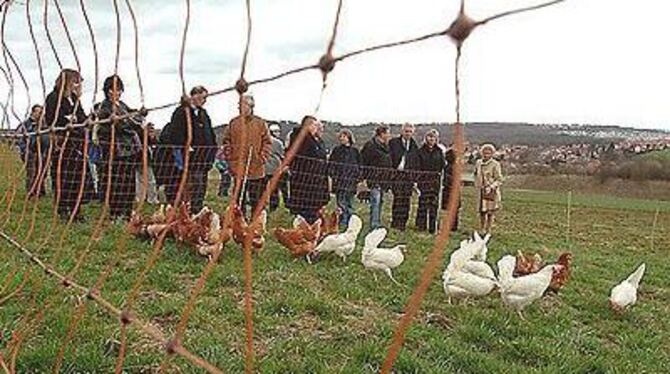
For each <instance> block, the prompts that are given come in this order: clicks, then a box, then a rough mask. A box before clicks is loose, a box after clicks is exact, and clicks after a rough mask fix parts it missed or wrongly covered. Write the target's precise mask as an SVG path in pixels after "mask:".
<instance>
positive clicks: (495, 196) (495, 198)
mask: <svg viewBox="0 0 670 374" xmlns="http://www.w3.org/2000/svg"><path fill="white" fill-rule="evenodd" d="M495 151H496V149H495V147H494V146H493V145H492V144H484V145H483V146H482V147H481V149H480V152H481V155H482V158H481V159H480V160H477V163H476V165H475V187H476V190H477V212H478V213H479V222H480V230H481V231H483V232H484V233H489V232H491V226H492V225H493V222H494V220H495V214H496V212H497V211H498V210H500V208H501V207H502V204H501V203H502V195H501V193H500V186H501V185H502V181H503V176H502V168H501V167H500V162H498V161H496V160H494V159H493V154H494V153H495Z"/></svg>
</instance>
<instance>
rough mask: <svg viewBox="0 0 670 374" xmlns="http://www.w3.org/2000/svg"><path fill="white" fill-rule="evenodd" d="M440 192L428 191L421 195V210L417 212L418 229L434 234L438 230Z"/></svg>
mask: <svg viewBox="0 0 670 374" xmlns="http://www.w3.org/2000/svg"><path fill="white" fill-rule="evenodd" d="M437 200H438V191H437V190H434V189H426V190H422V191H421V195H419V208H418V210H417V212H416V229H417V230H419V231H426V230H428V232H430V233H434V232H435V231H436V230H437V202H438V201H437Z"/></svg>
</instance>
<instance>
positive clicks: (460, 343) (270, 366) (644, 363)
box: [0, 169, 670, 373]
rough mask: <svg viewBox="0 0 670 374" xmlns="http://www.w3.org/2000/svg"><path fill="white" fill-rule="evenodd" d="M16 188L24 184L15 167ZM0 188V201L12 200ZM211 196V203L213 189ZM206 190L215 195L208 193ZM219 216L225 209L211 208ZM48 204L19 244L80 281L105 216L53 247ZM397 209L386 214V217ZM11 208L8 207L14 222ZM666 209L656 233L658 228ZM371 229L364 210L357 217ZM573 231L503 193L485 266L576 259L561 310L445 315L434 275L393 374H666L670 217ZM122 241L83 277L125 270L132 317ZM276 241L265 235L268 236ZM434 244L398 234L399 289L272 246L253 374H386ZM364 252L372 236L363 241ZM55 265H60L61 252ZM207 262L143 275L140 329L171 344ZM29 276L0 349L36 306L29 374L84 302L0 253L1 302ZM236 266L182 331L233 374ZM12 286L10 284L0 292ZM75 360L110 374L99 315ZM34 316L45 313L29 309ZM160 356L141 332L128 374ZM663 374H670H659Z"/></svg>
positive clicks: (536, 196)
mask: <svg viewBox="0 0 670 374" xmlns="http://www.w3.org/2000/svg"><path fill="white" fill-rule="evenodd" d="M5 170H7V171H8V172H10V173H13V175H18V173H17V172H16V171H15V170H11V169H5ZM6 176H7V174H5V175H4V176H3V180H1V181H0V186H1V187H2V190H0V197H1V196H4V195H5V191H6V190H7V188H8V178H7V177H6ZM211 190H213V189H211ZM211 190H210V191H211ZM472 192H473V191H472V190H471V189H466V191H465V194H464V200H463V202H464V205H463V208H462V215H461V217H462V222H461V231H459V232H458V233H457V234H456V236H455V237H454V238H452V240H451V243H450V246H449V248H450V250H451V249H453V248H454V247H455V245H456V243H457V240H460V239H462V238H463V237H464V236H465V235H466V234H465V233H466V232H468V231H470V230H471V229H472V228H474V227H475V226H474V225H475V217H474V214H473V207H472V204H471V202H472ZM20 197H21V194H19V196H18V197H17V199H18V200H17V202H16V204H15V205H14V206H13V208H12V210H11V212H10V213H11V216H10V217H11V218H10V219H9V220H8V221H6V222H3V221H0V225H3V224H4V225H3V226H2V231H4V232H5V233H8V234H10V235H11V236H12V237H14V238H17V239H19V240H21V239H22V238H24V237H25V234H26V230H27V225H26V223H25V222H24V223H23V224H21V225H19V224H18V222H17V221H18V217H19V216H20V212H21V206H22V199H21V198H20ZM209 199H210V201H209V205H210V206H214V207H217V208H222V207H223V206H224V204H225V202H223V201H220V200H217V201H215V200H214V199H213V198H212V197H210V198H209ZM49 203H50V201H48V200H44V201H42V202H41V207H40V210H39V212H38V216H37V226H36V227H37V232H36V235H34V237H33V238H32V239H31V240H30V241H29V242H27V243H25V245H26V246H27V247H28V248H30V249H31V250H34V251H35V252H36V253H38V254H39V256H41V257H42V258H44V259H46V260H47V261H50V260H51V261H53V259H54V258H56V257H60V258H61V260H60V261H58V263H57V264H55V266H56V268H57V269H59V270H60V271H63V272H67V271H68V270H69V269H71V268H72V266H73V264H74V262H75V258H76V256H77V255H78V254H79V253H81V252H82V251H83V250H84V248H85V246H86V244H87V242H88V240H89V238H90V235H91V231H92V227H93V225H94V222H95V217H96V215H97V214H98V211H99V210H98V208H96V207H87V208H86V209H87V216H88V217H89V220H88V221H87V222H86V223H84V224H79V225H76V226H74V227H73V228H72V229H71V231H70V232H69V233H68V235H67V236H66V237H65V245H64V246H63V247H62V248H57V244H58V238H59V237H60V234H61V231H62V229H63V227H62V226H60V225H56V226H52V225H51V224H50V214H51V213H50V211H49V205H50V204H49ZM387 205H388V204H387ZM5 208H6V204H5V203H3V204H2V205H0V212H5ZM657 208H658V209H659V215H658V220H657V224H656V229H655V232H654V234H653V242H654V245H653V248H652V227H653V222H654V215H655V212H656V209H657ZM359 211H360V213H361V214H362V215H363V217H364V220H365V221H367V208H366V207H364V206H360V207H359ZM570 219H571V227H570V230H569V232H568V227H567V217H566V194H564V193H556V192H537V191H526V190H506V191H505V192H504V213H503V214H501V216H500V220H499V221H498V223H497V226H496V227H495V229H494V236H493V239H492V241H491V243H490V246H489V262H490V263H494V262H495V261H497V259H498V258H499V257H500V256H501V255H503V254H506V253H515V252H516V251H517V250H524V251H541V250H543V248H545V247H546V248H547V249H548V250H549V252H550V253H551V256H555V255H556V254H557V253H558V252H560V251H564V250H571V251H572V252H573V253H574V254H575V263H574V269H573V278H572V280H571V282H570V284H569V285H568V286H567V288H566V289H565V290H564V291H563V292H562V293H561V294H560V295H558V296H553V297H547V298H545V299H543V300H542V301H541V302H538V303H536V304H534V305H532V306H530V307H529V308H528V309H527V310H526V313H525V314H526V318H527V321H522V320H520V319H519V318H518V317H517V316H516V314H515V313H513V312H511V311H510V310H508V309H506V308H505V307H504V306H503V305H502V303H501V301H500V298H499V296H498V295H497V294H492V295H490V296H489V297H486V298H483V299H479V300H474V301H471V302H467V303H461V304H458V305H449V304H447V302H446V297H445V296H444V292H443V290H442V285H441V280H440V276H441V274H440V275H436V277H435V280H434V282H433V285H432V287H431V289H430V290H429V292H428V295H427V297H426V299H425V301H424V303H423V308H422V310H421V312H420V314H419V316H418V319H417V320H416V321H415V323H414V325H413V326H412V328H411V329H410V331H409V333H408V335H407V340H406V343H405V346H404V348H403V350H402V352H401V354H400V356H399V359H398V361H397V363H396V371H397V372H398V373H446V372H458V373H487V372H489V373H492V372H500V373H522V372H523V373H528V372H533V373H535V372H536V373H609V372H614V373H629V372H639V373H643V372H646V373H659V372H667V366H666V364H667V362H670V345H669V344H668V343H667V342H668V341H670V319H669V318H668V315H670V290H669V288H668V284H670V261H669V260H668V254H670V252H669V249H670V203H668V202H664V203H657V202H653V201H647V200H632V199H621V198H611V197H607V196H583V195H579V194H576V195H575V196H574V197H573V205H572V210H571V218H570ZM289 221H290V218H289V216H288V214H287V213H285V212H277V213H273V214H272V215H271V216H270V221H269V226H270V227H276V226H278V225H287V223H288V222H289ZM123 235H124V234H123V227H122V226H121V225H119V224H111V225H110V226H109V227H108V228H107V229H106V230H105V233H104V236H103V238H102V239H101V240H100V241H99V243H97V245H96V246H94V247H93V250H92V252H91V254H90V256H88V258H87V260H86V262H85V265H84V266H83V268H82V269H81V271H80V272H79V274H78V276H77V279H78V280H79V281H80V282H81V283H83V284H85V285H90V284H92V283H93V282H94V281H95V279H96V277H97V275H98V273H99V272H100V271H101V269H102V268H103V267H104V266H105V264H107V262H108V261H109V259H110V258H112V257H115V258H117V259H118V260H119V263H118V266H117V267H116V268H115V270H114V271H113V272H112V274H111V276H110V277H109V278H108V280H107V281H106V283H105V285H104V287H103V289H102V294H103V295H104V296H105V297H107V298H109V299H110V300H111V301H112V302H113V303H114V304H116V305H119V306H120V305H122V304H123V302H124V300H125V298H126V295H127V293H128V290H129V289H130V287H131V286H132V284H133V281H134V279H135V277H136V276H137V274H138V273H139V272H140V271H141V269H142V268H143V267H144V264H145V262H146V259H147V257H148V255H149V253H150V250H151V247H150V244H149V243H146V242H141V241H137V240H130V241H128V244H127V246H125V247H124V248H118V246H117V241H118V240H119V238H120V237H122V236H123ZM268 237H269V236H268ZM433 240H434V238H433V237H431V236H429V235H427V234H419V233H416V232H413V231H412V230H410V231H408V232H406V233H399V232H395V231H391V233H390V235H389V238H388V239H387V243H389V244H394V243H396V242H404V243H408V251H409V252H408V255H407V259H406V262H405V263H404V264H403V265H402V266H401V267H400V268H399V269H397V270H396V271H395V272H394V275H395V277H396V279H397V280H398V281H400V282H401V283H403V285H404V286H403V287H397V286H395V285H394V284H393V283H391V282H390V281H389V280H388V279H387V278H386V277H385V275H384V274H383V273H379V274H377V281H375V279H374V277H373V274H372V273H371V272H369V271H366V270H365V269H364V268H363V266H362V265H361V264H360V248H358V249H357V251H356V253H355V255H354V256H352V257H351V258H350V260H349V261H348V262H347V263H342V261H341V260H340V259H339V258H335V257H325V258H323V259H322V260H321V261H320V262H318V263H317V264H315V265H308V264H307V263H305V262H304V261H300V260H293V259H291V258H290V257H289V256H288V254H287V252H286V251H285V250H284V249H282V247H280V246H279V245H277V243H276V242H275V241H274V240H273V239H270V240H269V241H268V243H267V246H266V249H265V251H264V252H263V253H262V254H261V255H260V256H258V257H255V260H254V300H255V317H254V323H255V349H256V354H257V359H256V370H257V371H258V372H264V373H265V372H277V373H333V372H343V373H367V372H370V373H371V372H375V371H378V369H379V367H380V364H381V362H382V361H383V359H384V357H385V354H386V351H387V349H388V346H389V344H390V339H391V336H392V334H393V331H394V329H395V328H396V324H397V321H398V319H399V317H400V315H401V313H402V311H403V307H404V305H405V302H406V300H407V299H408V297H409V295H410V294H411V292H412V290H413V287H414V286H415V284H416V282H417V278H418V274H419V272H420V269H421V268H422V266H423V265H424V262H425V260H426V257H427V255H428V253H429V251H430V250H431V248H432V244H433ZM361 242H362V238H361ZM59 252H60V254H59ZM640 262H646V263H647V274H646V275H645V278H644V279H643V282H642V287H641V292H640V299H639V304H637V305H636V306H635V307H634V308H633V309H632V310H631V311H630V312H629V313H627V314H626V315H624V316H615V315H613V314H612V313H611V312H610V310H609V309H608V308H607V297H608V295H609V290H610V289H611V287H612V286H614V285H615V284H616V283H618V282H619V281H620V280H621V279H623V278H625V277H626V276H627V275H628V274H629V273H630V272H632V271H633V270H634V269H635V267H636V266H637V265H638V264H639V263H640ZM205 263H206V261H205V260H204V259H203V258H199V257H197V256H195V255H193V254H192V253H190V252H188V251H187V250H186V249H185V248H181V247H178V246H176V245H175V244H174V243H173V242H169V243H168V244H167V245H166V246H165V248H164V250H163V251H162V253H161V256H160V259H159V261H158V264H157V265H156V267H155V268H154V269H153V271H152V272H151V273H150V274H149V276H148V278H147V280H146V282H145V283H144V286H143V288H142V292H141V296H140V298H139V300H138V303H137V308H136V309H137V310H138V314H139V316H140V317H142V318H143V319H145V320H149V321H151V322H152V323H153V324H155V325H156V326H158V327H160V328H161V329H162V330H163V331H165V332H166V333H168V334H169V333H170V332H172V331H174V328H175V326H176V324H177V320H178V318H179V314H180V313H181V310H182V307H183V305H184V303H185V301H186V298H187V296H188V293H189V291H190V289H191V287H192V286H193V284H194V281H195V280H196V279H197V277H198V276H199V275H200V273H201V271H202V269H203V267H204V265H205ZM31 268H32V270H33V272H32V275H31V277H30V281H29V282H28V283H27V284H26V286H25V288H24V289H23V291H22V292H20V293H19V294H18V295H17V296H15V297H13V298H11V299H10V300H8V301H7V302H6V303H4V304H3V305H0V329H1V331H0V333H1V334H2V335H0V337H2V340H1V341H0V349H3V350H4V347H5V344H6V342H7V340H8V339H10V338H11V331H12V330H14V328H15V327H16V326H17V325H19V324H20V322H21V320H22V318H25V313H26V311H27V309H28V306H29V304H30V300H31V296H33V295H37V301H38V304H37V305H39V307H38V308H45V309H46V314H45V321H44V322H43V323H41V324H40V325H39V326H36V327H34V328H33V329H31V331H30V334H29V337H28V339H27V341H26V342H25V343H24V345H23V348H22V349H21V351H20V355H19V361H18V365H19V367H18V370H19V372H48V371H51V370H52V367H53V364H54V361H55V356H56V355H57V352H58V350H59V349H60V346H61V344H62V341H63V339H64V337H65V334H66V331H67V328H68V325H69V323H70V320H71V318H72V313H73V310H74V309H75V308H76V307H77V304H78V303H79V302H81V301H80V300H79V299H78V298H77V297H74V294H73V293H71V292H70V291H68V290H64V289H62V287H58V286H57V285H56V284H55V283H54V282H53V281H52V280H51V279H49V278H46V276H45V275H44V274H43V273H42V272H38V271H37V269H36V268H35V267H34V265H32V264H29V263H28V262H27V260H26V259H25V258H23V257H22V256H21V255H20V254H19V253H18V252H17V251H16V250H15V249H14V247H12V246H10V245H9V244H8V243H7V242H5V241H3V240H2V239H0V281H3V280H6V279H8V278H7V276H8V275H11V273H12V272H13V271H14V270H17V271H18V273H16V274H15V275H14V276H13V277H12V278H11V279H9V281H10V284H9V287H8V288H7V291H4V292H3V293H0V299H1V298H2V297H4V296H5V295H6V294H7V293H8V292H9V291H10V290H12V289H15V288H16V287H17V286H18V284H19V283H20V281H21V276H22V274H23V272H24V271H26V270H28V269H31ZM243 282H244V279H243V274H242V254H241V251H240V250H239V248H238V247H236V246H234V245H229V246H228V247H227V248H226V251H225V253H224V255H223V257H222V259H221V261H220V264H219V265H218V266H217V268H216V269H215V271H214V273H213V274H212V276H211V277H210V278H209V281H208V282H207V287H206V289H205V291H204V292H203V294H202V296H201V297H200V298H199V300H198V303H197V307H196V309H195V312H194V314H193V316H192V318H191V320H190V323H189V325H188V329H187V333H186V338H185V341H184V345H185V346H186V347H187V348H188V349H190V350H192V351H193V352H195V353H197V354H199V355H202V356H203V357H204V358H206V359H207V360H209V361H210V362H212V363H213V364H215V365H217V366H218V367H220V368H221V369H223V370H224V371H225V372H241V371H243V367H244V364H243V349H244V317H243V314H242V289H243ZM0 287H2V284H0ZM86 310H87V311H86V314H85V316H84V318H83V320H82V321H81V323H80V327H79V328H78V329H77V331H76V334H75V336H74V341H73V343H72V344H71V345H70V346H69V349H68V351H67V354H66V356H65V357H66V360H65V361H66V363H65V365H64V367H63V369H62V371H63V372H110V371H112V370H113V368H114V361H115V358H116V352H115V350H114V344H113V343H110V342H113V341H115V340H118V339H119V324H118V321H117V320H115V319H113V318H111V317H109V316H108V315H107V314H105V313H104V312H103V311H102V310H101V309H100V308H98V307H97V306H95V305H93V304H91V305H88V306H87V309H86ZM30 312H35V310H33V311H30ZM162 357H163V354H162V350H161V347H160V346H158V345H157V344H156V343H154V342H153V341H152V340H150V339H148V338H147V337H145V336H144V335H142V334H141V333H140V332H138V331H135V330H131V334H130V349H129V354H128V357H127V360H126V370H127V372H152V371H153V370H154V369H155V368H156V367H157V365H159V363H160V361H161V359H162ZM664 368H666V369H664ZM171 372H198V370H197V369H194V368H193V367H190V366H189V365H187V364H186V363H185V362H184V361H183V360H181V359H174V360H173V361H171Z"/></svg>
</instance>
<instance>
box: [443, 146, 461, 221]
mask: <svg viewBox="0 0 670 374" xmlns="http://www.w3.org/2000/svg"><path fill="white" fill-rule="evenodd" d="M444 158H445V161H446V162H445V164H444V180H443V185H442V210H447V208H448V206H449V196H451V188H452V184H453V183H456V180H455V179H454V167H455V166H456V160H457V158H456V150H455V149H454V145H453V144H450V145H449V148H447V149H446V150H445V153H444ZM460 210H461V196H460V194H459V196H458V208H457V209H456V215H455V216H454V221H453V222H452V225H451V231H456V230H458V221H459V219H458V216H459V214H460Z"/></svg>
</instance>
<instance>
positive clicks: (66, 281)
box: [61, 278, 72, 288]
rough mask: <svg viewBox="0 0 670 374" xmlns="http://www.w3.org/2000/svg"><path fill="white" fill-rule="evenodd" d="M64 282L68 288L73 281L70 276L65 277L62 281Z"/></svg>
mask: <svg viewBox="0 0 670 374" xmlns="http://www.w3.org/2000/svg"><path fill="white" fill-rule="evenodd" d="M61 283H62V284H63V287H65V288H68V287H70V286H71V285H72V281H71V280H69V279H68V278H63V281H62V282H61Z"/></svg>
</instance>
